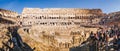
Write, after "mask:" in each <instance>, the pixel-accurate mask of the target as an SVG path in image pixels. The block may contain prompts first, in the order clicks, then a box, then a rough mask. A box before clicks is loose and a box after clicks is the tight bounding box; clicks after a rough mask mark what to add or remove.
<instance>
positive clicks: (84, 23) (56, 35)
mask: <svg viewBox="0 0 120 51" xmlns="http://www.w3.org/2000/svg"><path fill="white" fill-rule="evenodd" d="M111 14H112V13H111ZM111 14H110V15H109V14H108V15H107V14H105V13H103V12H102V10H101V9H80V8H44V9H41V8H24V9H23V12H22V14H21V15H19V14H18V13H16V12H13V11H9V10H4V9H0V39H1V40H0V48H1V50H3V51H10V50H17V51H24V50H27V51H71V50H70V48H73V47H78V46H81V44H82V43H83V42H85V41H87V39H88V38H89V36H90V33H91V32H93V33H96V32H97V30H98V29H100V28H106V27H105V25H106V24H108V22H109V21H111V22H112V20H113V19H112V18H111V19H110V18H108V17H113V16H111ZM113 14H114V13H113ZM115 15H116V14H115ZM118 16H119V15H117V16H116V17H118ZM106 17H107V18H106ZM105 20H107V21H108V22H106V21H105ZM114 21H115V20H114ZM8 28H9V29H8ZM11 39H16V41H15V40H14V41H15V42H14V41H12V40H11ZM9 43H11V44H9ZM16 44H18V45H16ZM16 46H17V47H16Z"/></svg>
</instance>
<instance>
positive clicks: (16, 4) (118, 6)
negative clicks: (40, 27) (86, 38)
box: [0, 0, 120, 14]
mask: <svg viewBox="0 0 120 51" xmlns="http://www.w3.org/2000/svg"><path fill="white" fill-rule="evenodd" d="M0 8H2V9H7V10H12V11H15V12H18V13H19V14H20V13H21V12H22V10H23V8H87V9H88V8H89V9H102V11H103V12H104V13H110V12H116V11H120V0H0Z"/></svg>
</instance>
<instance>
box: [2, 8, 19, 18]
mask: <svg viewBox="0 0 120 51" xmlns="http://www.w3.org/2000/svg"><path fill="white" fill-rule="evenodd" d="M0 15H2V16H4V17H17V16H18V13H17V12H13V11H10V10H5V9H0Z"/></svg>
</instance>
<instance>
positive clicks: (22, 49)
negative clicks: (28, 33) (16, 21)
mask: <svg viewBox="0 0 120 51" xmlns="http://www.w3.org/2000/svg"><path fill="white" fill-rule="evenodd" d="M17 30H18V27H17V26H14V27H8V31H9V32H8V33H7V34H6V36H8V37H9V40H8V41H7V42H3V47H2V48H0V51H34V49H32V48H31V47H30V46H29V45H28V44H27V43H25V42H23V41H22V38H21V36H20V35H19V34H18V33H17Z"/></svg>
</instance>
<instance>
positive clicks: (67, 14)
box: [21, 8, 104, 26]
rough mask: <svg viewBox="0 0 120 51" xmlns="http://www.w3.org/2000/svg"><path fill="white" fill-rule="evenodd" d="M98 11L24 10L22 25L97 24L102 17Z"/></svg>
mask: <svg viewBox="0 0 120 51" xmlns="http://www.w3.org/2000/svg"><path fill="white" fill-rule="evenodd" d="M103 15H104V14H103V13H102V11H101V10H100V9H80V8H44V9H41V8H24V9H23V12H22V16H21V19H22V20H21V21H22V25H48V26H50V25H52V26H53V25H55V26H56V25H65V26H66V25H80V24H91V23H93V24H94V23H98V22H99V21H100V20H99V19H97V18H100V17H103Z"/></svg>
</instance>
